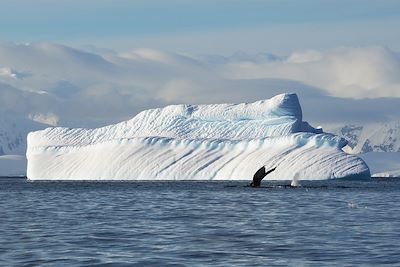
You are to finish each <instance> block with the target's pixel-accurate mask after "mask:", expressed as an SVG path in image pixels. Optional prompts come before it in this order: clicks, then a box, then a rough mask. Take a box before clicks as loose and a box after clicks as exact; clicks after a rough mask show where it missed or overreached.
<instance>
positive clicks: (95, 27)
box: [0, 0, 400, 54]
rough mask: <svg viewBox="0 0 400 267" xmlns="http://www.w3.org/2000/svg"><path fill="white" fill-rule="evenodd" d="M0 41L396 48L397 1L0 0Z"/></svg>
mask: <svg viewBox="0 0 400 267" xmlns="http://www.w3.org/2000/svg"><path fill="white" fill-rule="evenodd" d="M0 2H1V9H0V32H1V37H0V38H1V40H3V41H15V42H32V41H36V42H37V41H47V42H56V43H63V44H68V45H73V46H79V45H97V46H100V47H106V48H111V49H117V50H121V49H131V48H135V47H148V48H155V49H165V50H169V51H174V52H190V53H220V54H221V53H233V52H235V51H238V50H240V51H245V52H250V53H255V52H266V51H268V52H270V53H287V52H292V51H293V50H297V49H327V48H332V47H335V46H342V45H355V46H358V45H361V46H363V45H383V46H389V47H390V48H391V49H394V50H400V37H399V36H400V34H399V27H398V25H399V23H400V16H399V12H400V11H399V10H400V2H399V1H397V0H380V1H375V0H346V1H344V0H303V1H297V0H246V1H244V0H202V1H193V0H169V1H164V0H134V1H131V0H85V1H77V0H68V1H54V0H1V1H0Z"/></svg>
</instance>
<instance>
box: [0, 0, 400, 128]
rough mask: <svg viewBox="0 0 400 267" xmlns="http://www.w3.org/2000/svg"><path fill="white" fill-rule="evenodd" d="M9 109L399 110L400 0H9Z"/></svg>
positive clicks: (54, 118) (361, 119)
mask: <svg viewBox="0 0 400 267" xmlns="http://www.w3.org/2000/svg"><path fill="white" fill-rule="evenodd" d="M0 6H1V8H0V116H3V115H9V114H13V115H18V116H23V117H28V118H31V119H34V120H38V121H42V122H46V123H50V124H53V125H55V124H58V125H65V126H73V127H75V126H80V127H93V126H99V125H104V124H108V123H114V122H118V121H120V120H124V119H128V118H130V117H132V116H134V115H135V114H137V113H138V112H140V111H141V110H143V109H148V108H154V107H159V106H165V105H168V104H176V103H191V104H201V103H223V102H250V101H256V100H258V99H265V98H268V97H272V96H273V95H275V94H278V93H282V92H296V93H298V94H299V96H300V101H301V103H302V106H303V111H304V117H305V119H306V120H309V121H310V122H311V123H312V124H320V125H323V126H325V125H327V126H332V125H336V124H338V125H340V124H345V123H355V124H357V123H358V124H359V123H376V122H386V121H391V120H398V118H400V111H399V110H398V109H397V108H396V107H397V106H399V104H400V56H399V52H400V27H399V26H400V1H397V0H382V1H372V0H371V1H368V0H347V1H344V0H343V1H341V0H335V1H333V0H318V1H317V0H303V1H297V0H296V1H295V0H279V1H278V0H264V1H261V0H246V1H245V0H241V1H239V0H230V1H228V0H213V1H211V0H203V1H191V0H186V1H184V0H170V1H162V0H135V1H128V0H85V1H77V0H69V1H53V0H52V1H50V0H12V1H11V0H0Z"/></svg>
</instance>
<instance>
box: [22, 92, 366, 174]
mask: <svg viewBox="0 0 400 267" xmlns="http://www.w3.org/2000/svg"><path fill="white" fill-rule="evenodd" d="M27 142H28V147H27V159H28V165H27V177H28V179H30V180H56V179H58V180H250V179H251V178H252V176H253V174H254V173H255V172H256V171H257V170H258V169H259V168H260V167H262V166H265V168H266V169H271V168H274V167H276V170H275V171H274V172H273V173H271V174H270V175H268V176H267V177H266V178H265V179H273V180H292V179H293V178H296V179H298V180H321V179H331V178H345V177H369V176H370V171H369V168H368V166H367V165H366V163H365V162H364V161H363V160H362V159H360V158H359V157H357V156H355V155H350V154H347V153H345V152H344V151H343V150H342V149H343V147H345V146H346V144H347V141H346V140H345V139H343V138H341V137H338V136H335V135H332V134H328V133H324V132H323V131H322V129H319V128H314V127H312V126H311V125H309V124H308V123H307V122H305V121H303V118H302V110H301V106H300V103H299V100H298V97H297V95H296V94H280V95H277V96H275V97H273V98H271V99H268V100H261V101H257V102H254V103H242V104H211V105H171V106H167V107H164V108H157V109H150V110H145V111H143V112H141V113H139V114H138V115H136V116H135V117H134V118H132V119H131V120H128V121H124V122H121V123H118V124H115V125H109V126H105V127H101V128H97V129H84V128H76V129H71V128H63V127H51V128H47V129H45V130H41V131H35V132H31V133H29V134H28V140H27Z"/></svg>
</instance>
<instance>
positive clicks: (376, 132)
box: [330, 121, 400, 154]
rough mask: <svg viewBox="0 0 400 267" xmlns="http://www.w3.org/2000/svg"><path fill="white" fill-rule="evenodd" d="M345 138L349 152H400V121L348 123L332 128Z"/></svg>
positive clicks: (335, 132) (334, 132)
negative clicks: (364, 123) (362, 123)
mask: <svg viewBox="0 0 400 267" xmlns="http://www.w3.org/2000/svg"><path fill="white" fill-rule="evenodd" d="M330 132H332V133H333V134H336V135H339V136H341V137H343V138H345V139H346V140H347V141H348V142H349V143H348V146H349V150H348V151H349V152H351V153H353V154H359V153H368V152H400V121H393V122H388V123H375V124H367V125H346V126H343V127H338V128H335V129H332V130H330Z"/></svg>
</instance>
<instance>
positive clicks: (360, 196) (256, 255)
mask: <svg viewBox="0 0 400 267" xmlns="http://www.w3.org/2000/svg"><path fill="white" fill-rule="evenodd" d="M247 184H248V182H175V181H174V182H172V181H171V182H167V181H165V182H43V181H41V182H30V181H27V180H26V179H15V178H14V179H11V178H8V179H5V178H3V179H0V265H1V266H205V265H208V266H354V265H356V266H384V265H387V266H396V265H397V266H400V179H399V180H396V179H374V180H371V181H325V182H302V183H301V185H302V186H301V187H299V188H290V187H288V186H285V185H287V184H288V182H287V183H286V182H268V181H264V182H263V186H264V187H262V188H250V187H247V186H246V185H247ZM349 203H350V204H349Z"/></svg>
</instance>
